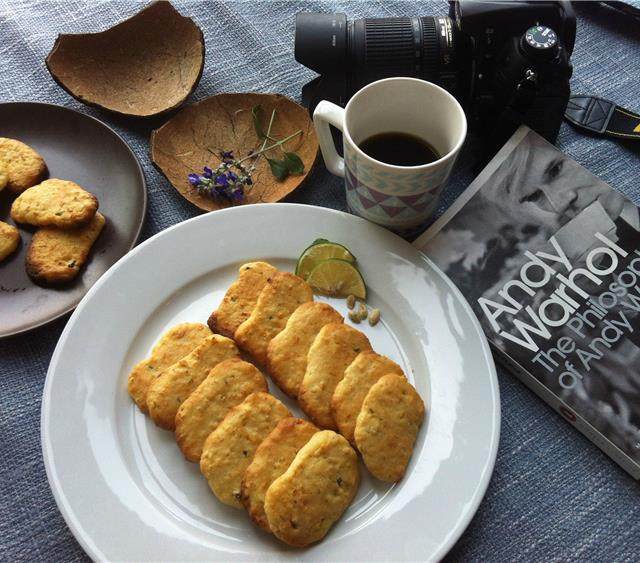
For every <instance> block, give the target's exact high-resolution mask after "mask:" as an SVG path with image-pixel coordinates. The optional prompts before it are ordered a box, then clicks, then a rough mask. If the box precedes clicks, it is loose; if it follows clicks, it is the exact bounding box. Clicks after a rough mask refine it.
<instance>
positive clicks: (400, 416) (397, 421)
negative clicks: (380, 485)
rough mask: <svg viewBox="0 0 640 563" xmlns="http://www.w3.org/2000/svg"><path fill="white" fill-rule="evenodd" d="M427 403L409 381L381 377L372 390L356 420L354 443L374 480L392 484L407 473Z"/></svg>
mask: <svg viewBox="0 0 640 563" xmlns="http://www.w3.org/2000/svg"><path fill="white" fill-rule="evenodd" d="M424 413H425V408H424V403H423V402H422V399H421V398H420V395H418V392H417V391H416V390H415V389H414V388H413V386H412V385H411V384H410V383H409V382H408V381H407V379H406V378H405V377H404V376H402V375H398V374H395V373H390V374H388V375H385V376H383V377H381V378H380V379H379V380H378V381H377V382H376V383H375V384H374V385H373V386H372V387H371V389H370V390H369V393H368V394H367V396H366V397H365V399H364V402H363V403H362V409H361V410H360V414H359V415H358V418H357V420H356V428H355V432H354V436H355V442H356V446H357V448H358V450H359V451H360V453H361V454H362V460H363V461H364V464H365V465H366V466H367V469H368V470H369V471H371V473H372V474H373V476H374V477H377V478H378V479H380V480H382V481H388V482H390V483H393V482H395V481H399V480H400V479H402V477H403V476H404V473H405V471H406V470H407V465H408V464H409V460H410V459H411V454H412V453H413V447H414V444H415V442H416V438H417V436H418V432H419V430H420V426H421V425H422V421H423V420H424Z"/></svg>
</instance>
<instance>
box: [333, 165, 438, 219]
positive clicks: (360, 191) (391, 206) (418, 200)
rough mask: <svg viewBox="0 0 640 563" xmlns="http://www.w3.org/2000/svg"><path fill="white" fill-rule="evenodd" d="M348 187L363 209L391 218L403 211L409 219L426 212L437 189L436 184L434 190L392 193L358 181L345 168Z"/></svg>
mask: <svg viewBox="0 0 640 563" xmlns="http://www.w3.org/2000/svg"><path fill="white" fill-rule="evenodd" d="M345 172H346V174H345V176H346V180H347V182H346V184H347V189H348V190H350V191H352V194H351V195H355V196H356V198H357V199H358V203H359V204H360V205H361V206H362V208H363V209H365V210H367V211H368V212H369V213H372V212H373V213H374V214H376V215H382V216H387V217H390V218H394V217H397V216H398V215H400V214H401V213H402V214H403V216H404V217H405V218H407V219H409V218H411V217H415V216H417V215H420V214H422V213H424V212H425V211H426V210H427V209H428V207H429V206H430V205H431V204H432V203H433V198H434V194H433V193H431V192H433V191H437V187H438V186H435V187H434V189H433V190H429V191H428V192H422V193H419V194H413V195H405V196H398V195H390V194H386V193H383V192H380V191H378V190H374V189H373V188H371V187H369V186H366V185H364V184H363V183H362V182H358V180H357V179H356V178H355V176H354V175H353V174H352V173H351V171H350V170H349V169H348V168H347V169H346V170H345Z"/></svg>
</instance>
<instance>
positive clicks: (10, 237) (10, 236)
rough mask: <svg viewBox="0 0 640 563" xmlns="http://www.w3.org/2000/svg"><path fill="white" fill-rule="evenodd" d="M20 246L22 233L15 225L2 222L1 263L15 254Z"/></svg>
mask: <svg viewBox="0 0 640 563" xmlns="http://www.w3.org/2000/svg"><path fill="white" fill-rule="evenodd" d="M18 244H20V233H19V232H18V229H16V228H15V227H14V226H13V225H9V224H8V223H4V222H3V221H0V262H2V261H3V260H4V259H5V258H7V256H10V255H11V254H13V253H14V252H15V250H16V248H18Z"/></svg>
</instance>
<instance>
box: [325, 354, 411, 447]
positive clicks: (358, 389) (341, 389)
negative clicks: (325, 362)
mask: <svg viewBox="0 0 640 563" xmlns="http://www.w3.org/2000/svg"><path fill="white" fill-rule="evenodd" d="M388 373H397V374H398V375H402V376H404V373H403V371H402V368H401V367H400V366H399V365H398V364H396V363H395V362H394V361H392V360H390V359H389V358H387V357H386V356H381V355H380V354H376V353H375V352H374V351H372V350H366V351H364V352H362V353H360V354H358V356H357V357H356V359H355V360H353V362H351V363H350V364H349V367H348V368H347V369H346V370H345V371H344V378H343V379H342V381H340V383H338V385H337V386H336V390H335V391H334V392H333V397H332V398H331V412H332V413H333V419H334V420H335V422H336V424H337V426H338V430H339V431H340V434H342V435H343V436H344V437H345V438H346V439H347V440H349V442H351V443H352V444H355V441H354V437H353V431H354V430H355V428H356V418H358V414H360V409H361V408H362V402H363V401H364V398H365V397H366V396H367V393H368V392H369V389H371V386H372V385H373V384H374V383H375V382H376V381H378V379H380V378H381V377H382V376H383V375H387V374H388Z"/></svg>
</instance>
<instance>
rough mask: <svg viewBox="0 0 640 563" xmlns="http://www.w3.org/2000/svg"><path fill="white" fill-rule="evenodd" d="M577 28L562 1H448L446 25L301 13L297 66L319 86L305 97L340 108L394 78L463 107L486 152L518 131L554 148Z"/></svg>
mask: <svg viewBox="0 0 640 563" xmlns="http://www.w3.org/2000/svg"><path fill="white" fill-rule="evenodd" d="M575 34H576V20H575V14H574V12H573V9H572V8H571V4H570V2H568V1H541V0H535V1H526V0H482V1H478V0H453V1H451V2H450V10H449V16H448V17H447V16H426V17H421V18H408V17H407V18H365V19H362V20H354V21H352V22H348V21H347V18H346V16H345V15H344V14H309V13H300V14H298V15H297V17H296V39H295V56H296V60H297V61H298V62H300V63H302V64H303V65H305V66H307V67H308V68H310V69H312V70H314V71H316V72H317V73H318V74H319V75H320V76H318V77H317V78H315V79H314V80H312V81H311V82H309V83H308V84H306V85H305V86H304V87H303V90H302V96H303V101H304V102H305V103H306V104H307V105H308V106H309V109H310V110H311V111H313V109H314V108H315V106H316V105H317V103H318V102H319V101H320V100H323V99H328V100H331V101H333V102H335V103H337V104H340V105H345V104H346V103H347V102H348V100H349V98H350V97H351V96H352V95H353V94H354V93H355V92H356V91H358V90H359V89H360V88H362V87H363V86H365V85H366V84H368V83H370V82H373V81H375V80H379V79H381V78H387V77H390V76H413V77H416V78H422V79H424V80H428V81H430V82H434V83H435V84H438V85H440V86H442V87H443V88H445V89H446V90H448V91H449V92H451V93H452V94H453V95H454V96H455V97H456V98H457V99H458V100H459V101H460V103H461V104H462V106H463V107H464V109H465V112H466V114H467V118H468V120H469V123H470V126H471V128H472V129H473V130H475V131H476V132H478V133H479V134H480V135H482V136H483V137H488V138H490V140H491V141H493V142H491V145H494V144H495V145H498V144H501V143H503V142H504V141H505V140H506V139H507V138H508V137H509V136H510V135H511V134H512V133H513V131H514V130H515V129H516V128H517V127H518V126H519V125H521V124H526V125H528V126H529V127H531V128H532V129H534V130H535V131H537V132H538V133H540V134H541V135H542V136H544V137H545V138H546V139H548V140H549V141H551V142H553V141H555V139H556V137H557V134H558V130H559V128H560V124H561V122H562V117H563V114H564V110H565V108H566V105H567V102H568V100H569V95H570V89H569V79H570V77H571V72H572V66H571V63H570V56H571V53H572V52H573V46H574V43H575Z"/></svg>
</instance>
